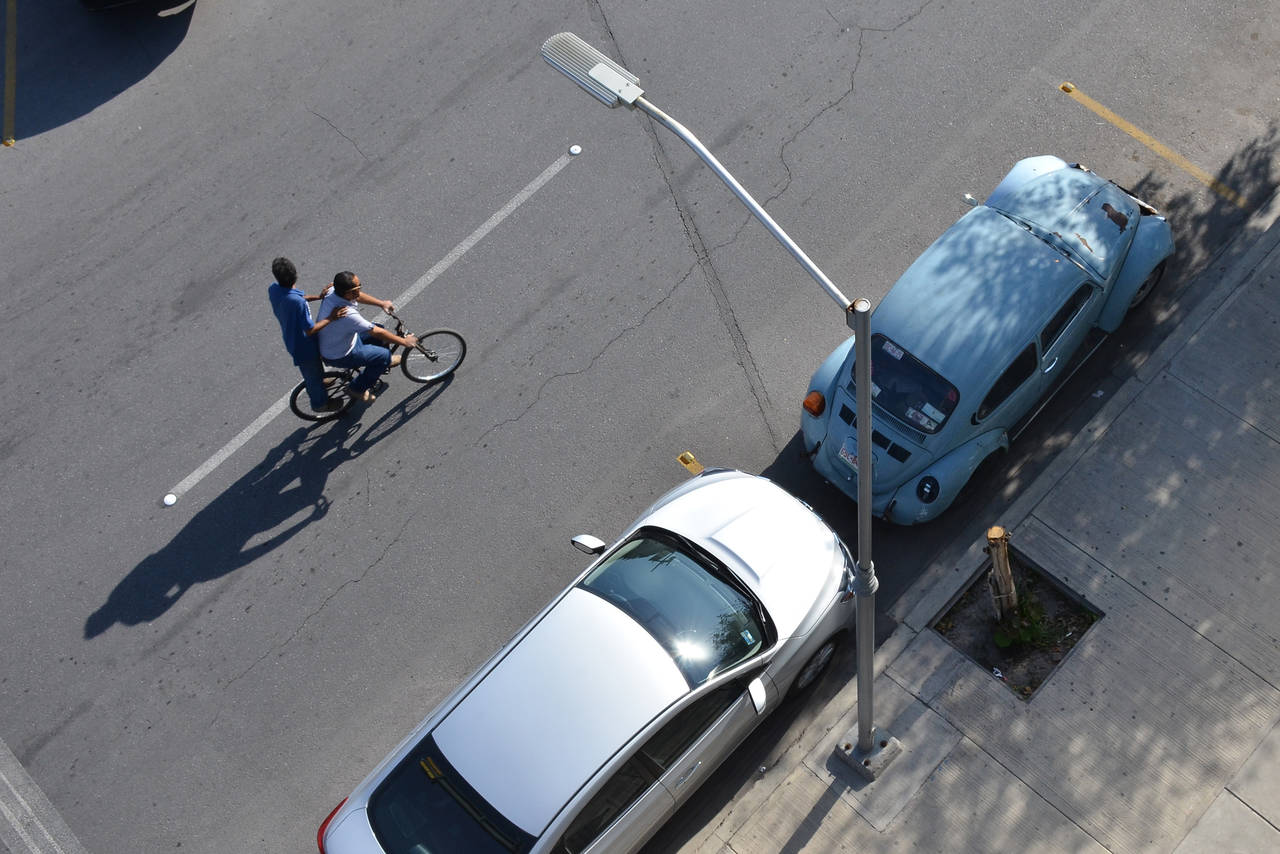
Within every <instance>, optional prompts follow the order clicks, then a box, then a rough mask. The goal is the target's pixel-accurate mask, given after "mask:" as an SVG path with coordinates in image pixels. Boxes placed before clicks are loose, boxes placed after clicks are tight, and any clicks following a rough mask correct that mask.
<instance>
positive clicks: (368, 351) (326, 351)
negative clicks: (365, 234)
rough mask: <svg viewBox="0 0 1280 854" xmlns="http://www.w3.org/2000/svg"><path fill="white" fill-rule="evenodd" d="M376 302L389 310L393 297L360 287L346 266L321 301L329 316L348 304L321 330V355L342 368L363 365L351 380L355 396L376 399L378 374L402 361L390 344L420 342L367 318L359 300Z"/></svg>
mask: <svg viewBox="0 0 1280 854" xmlns="http://www.w3.org/2000/svg"><path fill="white" fill-rule="evenodd" d="M358 303H364V304H365V305H376V306H377V307H378V308H380V309H382V310H383V311H386V312H390V311H392V310H393V309H394V308H395V306H393V305H392V304H391V302H390V300H381V299H378V298H377V297H372V296H369V295H368V294H366V293H363V292H362V291H361V290H360V277H359V276H357V275H356V274H354V273H352V272H351V271H349V270H344V271H343V272H341V273H339V274H338V275H336V276H334V277H333V290H332V291H330V292H329V293H328V294H327V295H326V296H325V298H324V301H323V302H322V303H321V304H320V314H321V316H322V317H323V316H328V315H329V314H330V313H331V312H334V311H335V310H337V309H339V308H346V309H347V312H346V314H345V315H343V316H342V317H339V318H336V319H335V320H334V321H333V322H332V323H329V324H327V325H326V326H325V327H324V328H323V329H321V330H320V333H319V337H320V355H321V357H322V358H323V359H324V360H325V361H326V362H328V363H329V364H331V365H336V366H338V367H340V368H363V370H362V371H361V372H360V376H358V377H356V378H355V379H354V380H353V381H352V383H351V396H352V397H353V398H354V399H356V400H361V401H364V402H365V403H370V402H372V401H373V399H374V397H373V392H372V391H370V389H372V388H373V386H374V385H375V384H377V382H378V378H379V377H380V376H382V375H383V374H384V373H386V372H387V371H388V370H390V369H391V367H392V366H393V365H397V364H399V363H400V354H399V353H397V354H396V355H395V357H394V358H392V356H391V350H390V346H391V345H392V344H399V345H400V346H401V347H412V346H413V345H414V344H417V343H418V338H417V336H415V335H405V336H403V337H402V336H399V335H396V334H394V333H392V332H388V331H387V330H386V329H384V328H383V327H381V326H376V325H374V324H373V323H370V322H369V321H368V320H366V319H365V318H364V317H363V316H362V315H361V314H360V311H359V309H358V306H357V304H358Z"/></svg>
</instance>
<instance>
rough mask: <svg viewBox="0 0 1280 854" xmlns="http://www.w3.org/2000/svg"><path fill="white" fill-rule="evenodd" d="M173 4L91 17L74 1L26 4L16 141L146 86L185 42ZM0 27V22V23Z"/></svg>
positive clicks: (186, 21) (183, 16) (182, 20)
mask: <svg viewBox="0 0 1280 854" xmlns="http://www.w3.org/2000/svg"><path fill="white" fill-rule="evenodd" d="M178 3H179V0H150V2H142V3H138V4H136V5H131V6H123V7H120V8H115V9H106V10H103V11H91V10H89V9H86V8H85V7H84V6H83V5H81V4H80V3H79V2H78V0H40V2H39V3H24V4H22V8H21V9H19V14H18V26H17V45H18V52H17V74H16V77H15V81H14V82H15V91H14V100H13V120H14V136H15V138H16V139H19V140H21V139H23V138H25V137H31V136H35V135H36V134H39V133H43V132H45V131H47V130H51V129H52V128H56V127H60V126H61V125H64V124H66V123H67V122H70V121H74V120H75V119H78V118H80V117H81V116H83V115H86V114H88V113H90V112H92V111H93V110H94V109H95V108H97V107H99V106H101V105H102V104H105V103H106V102H108V101H110V100H111V99H112V98H114V97H116V96H117V95H119V94H120V93H121V92H124V91H125V90H126V89H128V88H129V87H131V86H133V85H134V84H136V83H138V82H139V81H141V80H143V79H145V78H146V77H147V75H148V74H150V73H151V72H152V71H153V70H155V68H156V67H157V66H158V65H160V63H161V62H163V61H164V60H165V58H166V57H168V56H169V54H171V53H173V51H174V50H175V49H177V47H178V45H179V44H181V43H182V40H183V39H184V38H185V37H186V35H187V28H188V26H189V25H190V23H191V8H190V7H188V8H186V9H183V10H182V11H180V12H178V13H176V14H173V15H166V16H161V15H159V14H158V12H160V11H165V10H166V9H167V8H173V7H176V6H177V5H178ZM0 23H2V22H0Z"/></svg>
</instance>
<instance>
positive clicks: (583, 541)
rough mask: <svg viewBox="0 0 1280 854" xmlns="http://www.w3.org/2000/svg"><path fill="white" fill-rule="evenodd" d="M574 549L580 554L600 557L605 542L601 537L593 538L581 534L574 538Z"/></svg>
mask: <svg viewBox="0 0 1280 854" xmlns="http://www.w3.org/2000/svg"><path fill="white" fill-rule="evenodd" d="M572 542H573V547H574V548H575V549H577V550H578V551H580V552H586V553H587V554H589V555H598V554H600V553H601V552H603V551H604V546H605V542H604V540H602V539H600V538H599V537H593V536H591V535H590V534H579V535H578V536H576V537H574V538H573V540H572Z"/></svg>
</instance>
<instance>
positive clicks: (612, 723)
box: [434, 587, 689, 836]
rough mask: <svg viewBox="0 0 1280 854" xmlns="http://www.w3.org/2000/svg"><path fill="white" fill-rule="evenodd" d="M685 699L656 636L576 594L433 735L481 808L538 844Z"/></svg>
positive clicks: (681, 684)
mask: <svg viewBox="0 0 1280 854" xmlns="http://www.w3.org/2000/svg"><path fill="white" fill-rule="evenodd" d="M688 691H689V686H688V683H686V682H685V680H684V677H683V676H681V674H680V670H679V669H678V668H677V667H676V664H675V662H674V661H673V660H672V659H671V656H670V655H668V654H667V653H666V651H665V650H663V649H662V647H661V646H660V645H659V644H658V642H657V641H655V640H654V639H653V636H652V635H650V634H649V633H648V632H647V631H645V630H644V628H643V627H641V626H640V625H639V624H638V623H636V622H635V621H634V620H632V619H630V618H629V617H627V616H626V615H625V614H623V613H622V612H621V611H620V610H618V609H617V608H616V607H614V606H613V605H611V604H609V603H608V602H605V601H604V600H603V599H601V598H599V597H598V596H596V595H594V594H592V593H588V592H587V591H585V590H582V589H579V588H576V587H575V588H572V589H570V590H569V592H568V593H567V594H566V595H565V596H564V598H563V599H561V600H560V601H559V602H558V603H556V605H555V606H554V607H553V608H552V609H551V610H550V611H549V612H548V613H547V614H546V615H545V616H544V617H543V618H542V620H540V621H539V622H538V624H537V625H536V626H534V627H533V629H532V630H531V631H530V632H529V633H528V634H527V635H526V636H525V637H524V638H523V639H522V640H521V641H520V643H518V644H517V645H516V646H515V647H514V648H513V649H512V650H511V651H510V652H509V653H508V654H507V656H506V657H505V658H504V659H503V660H502V661H500V662H498V664H497V665H496V666H495V667H494V668H493V670H491V671H490V672H489V673H488V674H487V675H486V676H485V677H484V678H483V679H482V680H481V681H480V683H479V684H478V685H476V686H475V688H474V689H473V690H472V691H471V693H469V694H468V695H467V696H466V697H464V698H463V699H462V701H461V702H459V703H458V705H457V706H456V707H454V709H453V710H452V711H451V712H450V713H449V715H448V716H447V717H446V718H445V719H444V720H443V721H442V722H441V723H440V724H439V726H437V727H436V729H435V731H434V736H435V740H436V744H437V745H438V746H439V748H440V750H441V752H442V753H444V755H445V757H446V758H447V759H448V760H449V762H451V763H452V764H453V766H454V767H455V768H456V769H457V770H458V772H459V773H461V775H462V776H463V777H464V778H465V779H466V780H467V782H468V783H470V784H471V786H473V787H474V788H475V790H476V791H477V792H479V794H480V795H481V796H482V797H484V799H485V800H487V801H488V802H489V803H490V804H491V805H492V806H493V807H494V808H495V809H497V810H498V811H499V812H501V813H502V814H503V815H504V816H506V817H507V818H508V819H510V820H511V821H512V822H514V823H515V824H516V825H518V826H519V827H520V828H521V829H523V830H525V831H527V832H529V833H531V834H533V835H534V836H537V835H539V834H540V833H542V831H543V830H545V829H546V826H547V825H548V824H549V823H550V821H551V819H552V818H554V817H555V815H556V813H557V812H559V810H560V809H561V808H562V807H563V806H564V805H565V804H566V803H568V801H569V800H570V799H571V798H572V797H573V795H574V794H575V793H576V792H577V791H578V789H579V788H581V787H582V785H583V784H584V783H586V782H587V781H588V780H590V779H591V777H592V775H593V774H595V772H596V771H597V770H598V769H599V768H600V766H602V765H603V764H604V763H605V762H607V761H608V760H609V758H610V757H611V756H613V754H614V753H616V752H617V751H618V750H619V749H620V748H621V747H622V746H623V745H625V744H626V743H627V742H628V741H630V740H631V738H632V737H634V736H635V734H636V733H637V732H639V731H640V730H641V729H643V728H644V726H645V725H646V724H648V723H649V721H651V720H653V718H654V717H656V716H657V715H658V714H659V713H660V712H661V711H662V710H663V709H665V708H666V707H667V706H669V705H671V703H673V702H675V701H676V700H677V699H678V698H679V697H681V696H683V695H684V694H686V693H687V692H688Z"/></svg>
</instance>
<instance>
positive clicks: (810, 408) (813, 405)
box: [804, 391, 827, 418]
mask: <svg viewBox="0 0 1280 854" xmlns="http://www.w3.org/2000/svg"><path fill="white" fill-rule="evenodd" d="M804 411H805V412H807V413H809V414H810V415H812V416H813V417H814V418H817V417H818V416H819V415H821V414H822V413H824V412H826V411H827V399H826V398H825V397H823V396H822V392H820V391H811V392H809V393H808V394H806V395H805V396H804Z"/></svg>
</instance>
